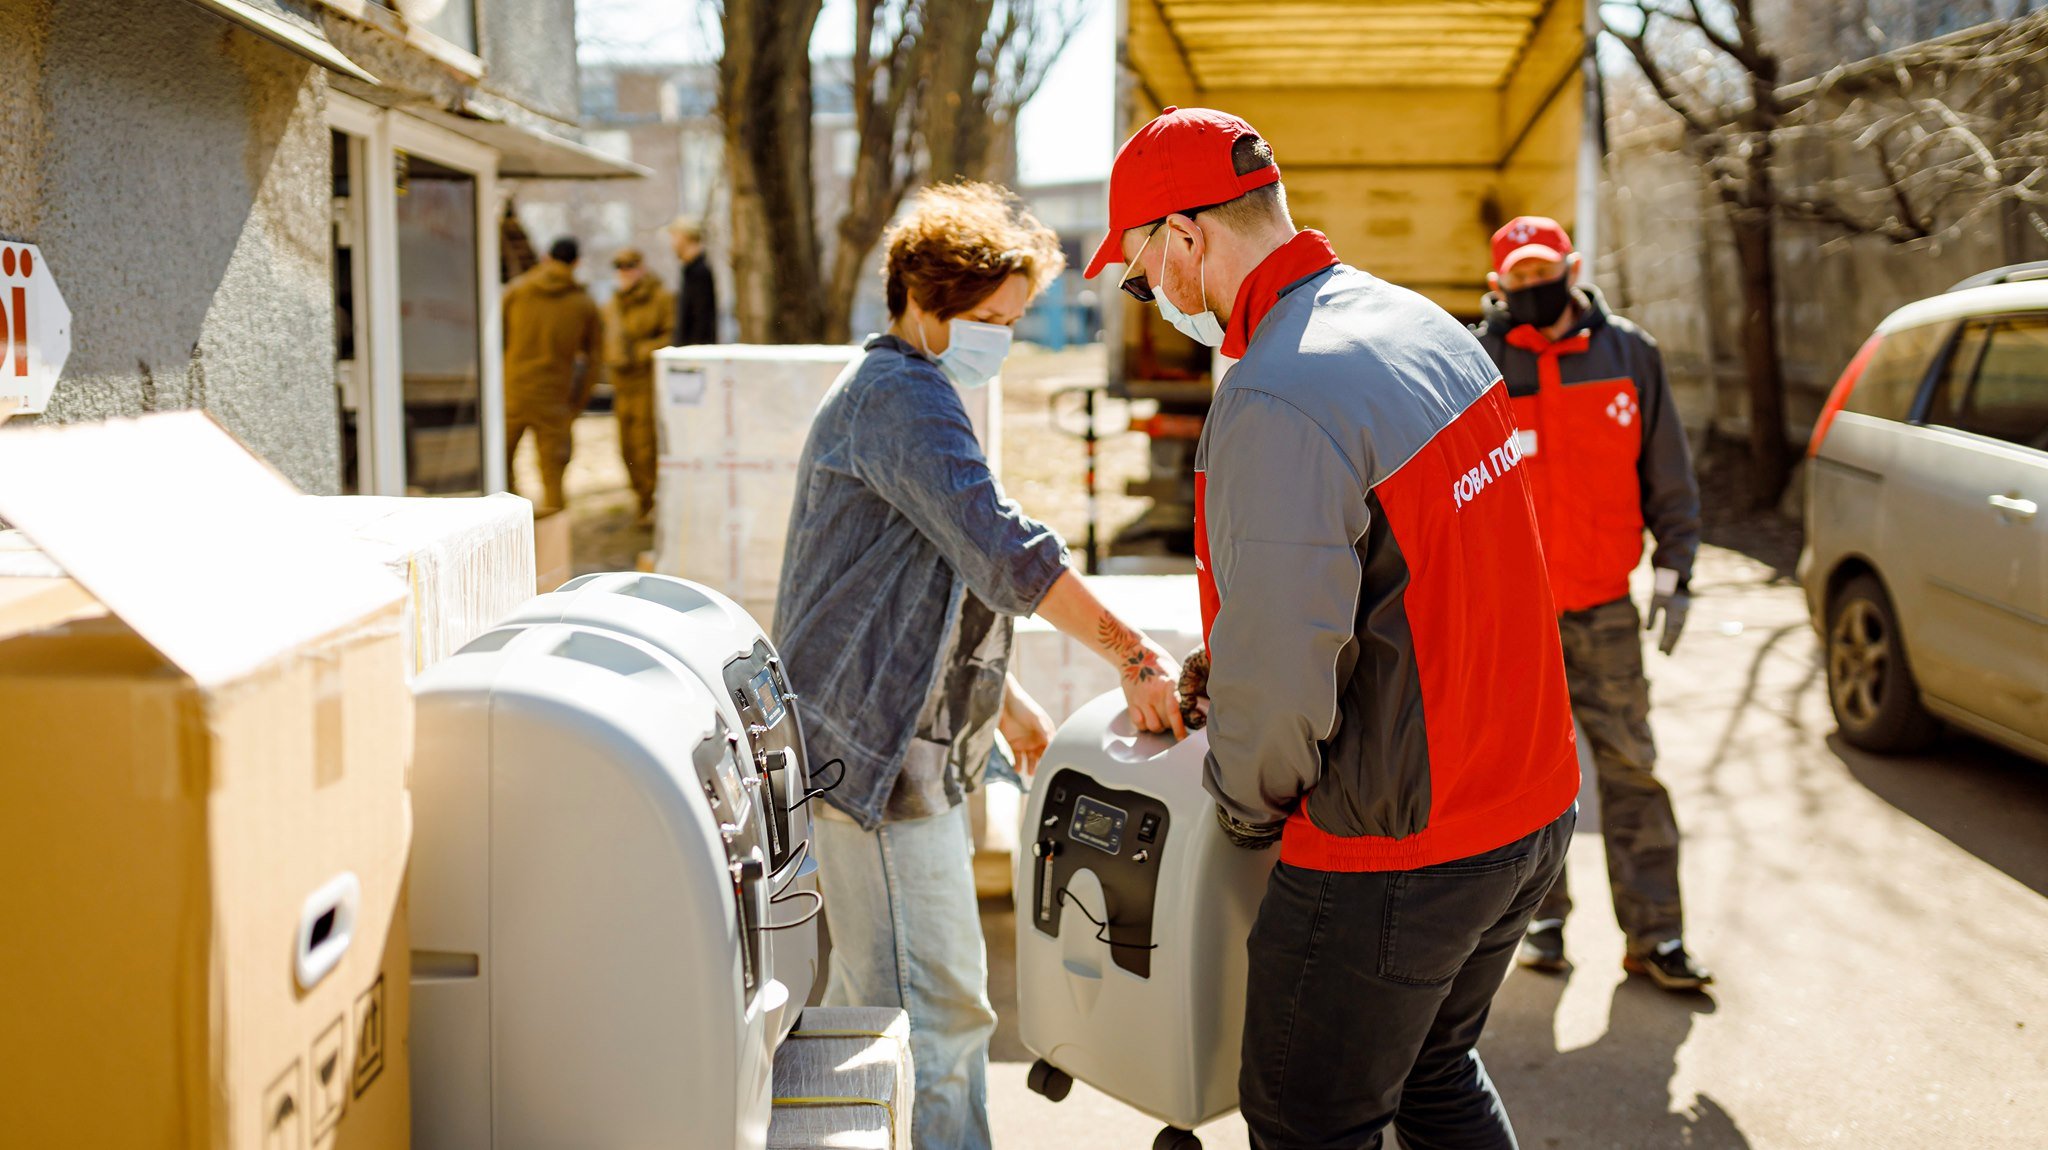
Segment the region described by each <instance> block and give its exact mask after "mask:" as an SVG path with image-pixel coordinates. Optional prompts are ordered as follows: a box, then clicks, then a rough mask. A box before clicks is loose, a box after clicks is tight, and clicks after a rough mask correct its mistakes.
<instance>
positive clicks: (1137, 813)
mask: <svg viewBox="0 0 2048 1150" xmlns="http://www.w3.org/2000/svg"><path fill="white" fill-rule="evenodd" d="M1035 785H1036V786H1040V787H1045V788H1046V798H1045V805H1044V807H1043V808H1042V809H1041V813H1040V815H1039V825H1038V826H1036V827H1031V828H1027V829H1028V830H1029V832H1030V833H1031V834H1032V835H1033V837H1034V838H1035V840H1036V841H1034V842H1033V843H1032V847H1031V850H1032V856H1033V859H1034V860H1035V861H1034V865H1033V867H1032V874H1033V879H1032V890H1031V906H1032V911H1031V920H1032V925H1034V926H1036V927H1037V928H1038V929H1039V930H1040V931H1041V932H1043V933H1045V934H1048V935H1052V936H1054V937H1057V936H1058V935H1059V933H1060V924H1061V921H1062V920H1063V918H1064V916H1065V915H1066V914H1067V913H1068V912H1078V913H1079V915H1080V916H1081V917H1082V918H1084V919H1086V920H1087V922H1086V923H1080V924H1075V925H1077V926H1080V927H1081V928H1082V929H1088V930H1093V931H1095V932H1096V936H1097V937H1099V938H1101V939H1102V940H1103V941H1104V942H1107V943H1108V944H1109V950H1110V956H1111V958H1112V959H1113V960H1114V961H1115V963H1116V964H1117V965H1118V966H1119V967H1122V968H1123V969H1124V970H1127V971H1130V972H1131V973H1132V974H1135V975H1137V976H1138V977H1140V978H1149V977H1151V974H1152V916H1153V910H1154V905H1155V903H1156V902H1157V901H1158V893H1159V860H1160V858H1161V857H1162V855H1163V853H1164V851H1165V849H1166V836H1167V833H1168V829H1169V828H1168V825H1167V824H1168V818H1167V812H1166V804H1165V803H1163V802H1161V801H1160V800H1158V799H1155V798H1153V797H1152V796H1150V795H1146V794H1141V793H1139V792H1137V791H1126V790H1119V789H1117V788H1115V787H1110V786H1105V785H1104V784H1102V783H1100V782H1098V781H1096V780H1095V779H1094V778H1093V777H1091V776H1089V775H1086V774H1083V773H1082V772H1080V771H1077V770H1074V769H1073V768H1071V767H1067V768H1062V769H1060V770H1058V771H1056V772H1054V773H1053V774H1052V776H1051V777H1050V778H1044V779H1040V780H1039V781H1038V782H1037V783H1036V784H1035ZM1082 870H1087V871H1093V872H1094V874H1095V877H1096V879H1097V880H1098V881H1100V882H1101V884H1102V897H1103V900H1104V902H1105V904H1106V905H1104V906H1087V905H1082V902H1081V900H1080V899H1079V898H1078V897H1077V896H1075V895H1073V894H1072V893H1071V892H1069V891H1068V889H1067V884H1068V882H1069V881H1070V880H1071V879H1072V878H1073V876H1074V874H1075V873H1076V872H1077V871H1082Z"/></svg>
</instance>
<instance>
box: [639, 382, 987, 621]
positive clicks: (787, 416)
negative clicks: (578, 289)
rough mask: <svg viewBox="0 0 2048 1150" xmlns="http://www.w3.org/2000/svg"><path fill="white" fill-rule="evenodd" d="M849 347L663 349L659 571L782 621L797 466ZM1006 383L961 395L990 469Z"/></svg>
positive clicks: (657, 528)
mask: <svg viewBox="0 0 2048 1150" xmlns="http://www.w3.org/2000/svg"><path fill="white" fill-rule="evenodd" d="M860 357H861V349H860V348H858V347H855V346H852V345H850V344H848V345H836V346H789V347H770V346H752V345H746V344H721V345H709V346H702V347H672V348H664V349H663V350H661V351H658V352H656V353H655V357H654V358H655V370H656V378H655V397H656V403H657V405H658V407H659V409H660V419H659V424H658V428H659V434H660V439H661V460H660V465H659V469H658V478H657V480H656V485H657V486H656V492H655V521H654V570H655V571H656V572H659V573H660V574H663V575H677V576H681V577H682V578H685V579H690V580H693V581H695V582H698V583H702V584H704V585H706V586H708V587H711V588H713V589H714V590H717V591H720V592H723V593H724V594H725V595H727V596H729V597H730V598H732V599H734V600H737V601H738V602H739V604H740V606H742V607H744V608H746V609H747V611H748V612H749V613H750V614H752V615H753V616H754V617H755V618H756V619H759V620H761V621H762V622H764V623H766V622H769V621H770V620H771V619H772V618H773V616H774V609H775V592H776V585H777V582H778V581H779V580H780V579H781V576H782V552H783V547H784V545H785V543H786V542H787V535H788V528H789V509H790V505H791V504H792V503H793V502H794V501H795V497H796V469H797V462H798V460H799V459H800V458H801V457H802V455H803V450H804V441H805V439H806V438H808V437H809V435H810V431H811V417H812V416H813V414H815V413H816V411H817V410H818V404H819V403H820V402H821V401H822V400H823V399H824V398H825V393H826V392H827V391H829V390H831V387H832V384H833V381H834V380H836V379H838V378H839V376H840V374H841V373H842V372H844V371H845V370H846V369H847V368H848V366H849V365H851V364H853V363H855V362H857V361H858V360H859V359H860ZM998 387H999V385H998V384H993V383H992V384H990V386H988V387H986V388H980V389H976V390H974V391H963V392H961V393H960V394H961V399H962V401H963V402H965V403H966V405H967V415H968V418H969V419H970V420H972V421H973V423H974V428H975V432H976V434H977V435H979V436H980V437H981V442H982V444H983V447H984V450H987V451H988V452H989V456H990V459H991V461H994V460H995V459H996V454H995V450H994V448H993V446H992V445H993V444H995V443H996V442H997V441H998V440H999V438H1000V436H999V434H998V429H997V427H996V426H995V425H994V423H993V422H992V419H993V418H994V416H995V414H996V413H998V412H999V411H1000V410H1001V403H1000V392H999V390H998Z"/></svg>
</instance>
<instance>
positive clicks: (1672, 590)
mask: <svg viewBox="0 0 2048 1150" xmlns="http://www.w3.org/2000/svg"><path fill="white" fill-rule="evenodd" d="M1691 609H1692V595H1691V593H1690V592H1689V591H1688V590H1687V589H1686V585H1685V581H1684V580H1682V579H1680V578H1679V577H1678V572H1676V571H1673V570H1671V569H1670V568H1668V567H1659V568H1658V569H1657V589H1656V591H1655V592H1654V593H1653V594H1651V596H1650V613H1649V614H1648V615H1647V616H1645V617H1644V618H1643V630H1645V631H1655V630H1656V629H1657V616H1659V615H1662V616H1664V635H1663V637H1662V638H1660V639H1659V640H1657V649H1658V650H1659V651H1662V652H1664V653H1665V654H1666V655H1669V654H1670V653H1671V652H1672V650H1673V649H1674V648H1676V647H1677V646H1678V636H1679V633H1680V632H1682V631H1684V630H1685V616H1686V613H1687V612H1688V611H1690V610H1691Z"/></svg>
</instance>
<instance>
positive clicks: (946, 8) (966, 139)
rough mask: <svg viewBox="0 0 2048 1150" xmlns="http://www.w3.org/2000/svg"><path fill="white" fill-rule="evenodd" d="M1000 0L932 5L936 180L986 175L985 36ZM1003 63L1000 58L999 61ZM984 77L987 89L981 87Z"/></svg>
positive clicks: (927, 120)
mask: <svg viewBox="0 0 2048 1150" xmlns="http://www.w3.org/2000/svg"><path fill="white" fill-rule="evenodd" d="M994 10H995V0H949V2H947V3H939V4H931V5H927V6H926V9H925V33H924V34H925V40H926V45H927V46H926V60H927V62H928V63H927V68H928V69H929V70H928V73H927V76H926V87H925V97H924V100H925V104H924V115H923V120H924V144H925V156H926V161H927V162H926V171H927V173H928V174H929V178H930V180H931V182H933V183H935V184H936V183H943V182H945V181H947V180H954V179H961V178H963V177H964V178H967V179H981V178H983V176H984V173H985V172H986V171H987V168H988V150H989V112H990V109H989V105H988V95H987V91H988V90H993V88H994V77H993V76H984V73H985V72H986V71H987V67H988V66H987V65H985V64H984V63H983V61H982V60H981V47H982V40H983V38H984V37H985V36H986V35H987V34H988V25H989V19H990V17H991V16H992V14H993V13H994ZM995 66H997V67H999V66H1000V64H997V65H995ZM978 80H979V81H982V82H983V83H984V84H985V86H986V87H985V90H984V91H982V92H977V91H976V90H975V89H976V83H977V81H978Z"/></svg>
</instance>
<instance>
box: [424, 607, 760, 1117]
mask: <svg viewBox="0 0 2048 1150" xmlns="http://www.w3.org/2000/svg"><path fill="white" fill-rule="evenodd" d="M414 693H415V697H416V701H417V736H416V744H415V748H416V753H415V757H414V764H413V787H412V791H413V810H414V817H415V822H414V840H413V857H412V867H411V908H412V913H411V924H412V946H413V952H412V971H413V974H412V988H411V989H412V1019H413V1021H412V1058H413V1076H412V1086H413V1139H414V1142H415V1144H416V1145H418V1146H420V1147H421V1148H422V1150H439V1148H443V1147H448V1148H461V1150H470V1148H474V1147H496V1148H498V1150H512V1148H519V1147H534V1148H542V1147H560V1146H657V1145H660V1146H677V1147H701V1148H703V1150H712V1148H714V1147H715V1148H717V1150H728V1148H731V1147H742V1148H759V1147H762V1146H764V1145H765V1144H766V1141H767V1127H768V1117H769V1106H770V1081H769V1080H770V1044H769V1041H768V1034H769V1033H771V1032H773V1031H774V1030H776V1029H777V1028H779V1026H780V1022H781V1020H780V1015H781V1014H782V1013H783V1012H784V1011H785V1010H786V1009H787V1008H788V1007H789V1003H788V997H787V995H786V993H784V992H783V990H782V987H781V986H780V984H778V983H776V982H775V981H774V980H773V979H772V978H771V977H769V974H768V972H767V969H766V955H765V939H764V935H763V931H762V926H763V923H764V919H765V916H766V914H767V909H768V906H767V904H768V886H767V867H766V859H765V850H764V848H763V845H762V844H763V842H764V840H765V837H766V836H765V830H764V825H763V822H762V819H761V814H760V810H759V806H760V804H759V801H758V798H757V796H756V795H755V793H754V790H755V788H750V787H749V786H747V785H746V783H747V779H746V773H745V770H744V768H743V765H742V763H741V761H740V759H739V757H738V755H737V754H736V753H735V750H736V743H735V741H734V738H733V735H732V732H731V731H730V730H728V729H727V725H726V723H725V720H724V718H723V715H722V712H721V709H720V708H719V706H718V704H717V702H716V700H714V699H713V698H712V696H711V694H710V692H709V691H708V690H706V689H705V687H704V685H703V684H702V683H701V682H699V681H698V679H697V677H696V676H695V675H693V674H691V673H690V671H689V670H688V669H687V668H685V667H683V666H682V665H681V664H680V663H678V662H676V661H675V660H674V659H671V658H670V657H668V656H667V655H665V654H663V653H662V652H661V651H659V650H657V649H656V648H654V647H653V646H651V645H649V644H646V643H643V642H641V641H639V640H636V639H633V638H631V637H629V636H625V635H621V634H618V633H615V632H609V631H600V630H596V629H593V628H585V627H574V626H562V625H535V626H510V627H501V628H498V629H497V630H493V631H490V632H486V633H485V634H483V635H481V636H479V637H477V638H476V639H474V640H472V641H471V642H470V643H469V644H468V645H467V646H465V647H464V648H463V649H462V650H461V651H460V652H458V653H457V654H455V655H454V656H452V657H450V658H448V659H446V660H444V661H443V662H441V663H439V664H437V665H436V666H434V667H432V668H430V669H429V670H428V671H427V672H426V673H425V674H423V675H421V676H420V678H419V680H418V681H417V682H416V683H415V685H414Z"/></svg>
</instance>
